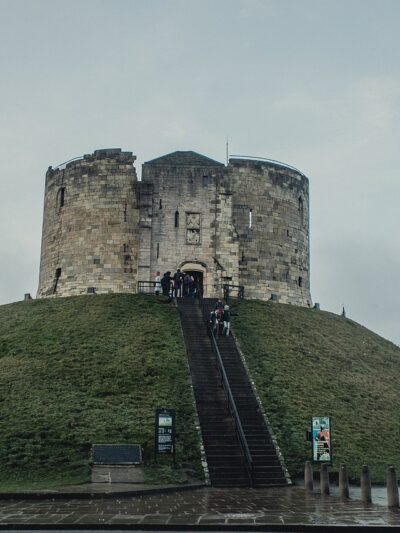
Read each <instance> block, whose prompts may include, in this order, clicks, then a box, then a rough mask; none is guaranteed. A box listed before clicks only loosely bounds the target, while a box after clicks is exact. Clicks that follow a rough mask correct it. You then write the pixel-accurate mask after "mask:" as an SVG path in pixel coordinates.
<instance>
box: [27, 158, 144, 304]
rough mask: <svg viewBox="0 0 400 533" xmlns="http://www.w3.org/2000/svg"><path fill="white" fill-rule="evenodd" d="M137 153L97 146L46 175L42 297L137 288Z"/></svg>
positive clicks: (39, 295)
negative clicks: (99, 148) (104, 148)
mask: <svg viewBox="0 0 400 533" xmlns="http://www.w3.org/2000/svg"><path fill="white" fill-rule="evenodd" d="M135 159H136V157H135V156H133V155H132V153H131V152H122V151H121V150H120V149H107V150H96V151H95V152H94V153H93V154H92V155H85V156H83V158H82V159H79V160H77V161H73V162H70V163H68V164H67V165H66V167H65V168H56V169H54V170H53V169H52V168H51V167H50V168H49V170H48V171H47V174H46V187H45V198H44V215H43V233H42V252H41V261H40V276H39V289H38V294H37V295H38V297H39V298H40V297H46V296H72V295H77V294H85V293H87V292H88V289H89V290H92V288H93V289H94V291H95V292H97V293H106V292H135V291H136V285H137V258H138V242H139V215H138V209H137V190H136V188H137V187H136V183H137V178H136V171H135V168H134V166H133V163H134V161H135Z"/></svg>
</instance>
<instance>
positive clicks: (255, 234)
mask: <svg viewBox="0 0 400 533" xmlns="http://www.w3.org/2000/svg"><path fill="white" fill-rule="evenodd" d="M228 174H229V176H230V180H231V186H232V193H233V224H234V226H235V228H236V232H237V234H238V238H239V280H240V284H242V285H244V286H245V291H246V292H245V296H246V297H248V298H260V299H264V300H265V299H269V298H270V297H271V294H273V293H274V294H277V295H278V298H279V301H280V302H282V303H291V304H296V305H303V306H310V305H311V295H310V256H309V193H308V179H307V178H306V176H304V175H303V174H302V173H301V172H299V171H296V170H294V169H291V168H290V167H286V166H285V165H279V164H274V163H271V162H266V161H261V160H249V159H231V160H230V161H229V165H228Z"/></svg>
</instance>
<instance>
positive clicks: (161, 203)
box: [160, 199, 162, 209]
mask: <svg viewBox="0 0 400 533" xmlns="http://www.w3.org/2000/svg"><path fill="white" fill-rule="evenodd" d="M160 209H162V200H161V199H160Z"/></svg>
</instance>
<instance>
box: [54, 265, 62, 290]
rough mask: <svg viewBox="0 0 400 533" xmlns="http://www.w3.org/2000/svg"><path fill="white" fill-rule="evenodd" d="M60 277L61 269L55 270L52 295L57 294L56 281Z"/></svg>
mask: <svg viewBox="0 0 400 533" xmlns="http://www.w3.org/2000/svg"><path fill="white" fill-rule="evenodd" d="M60 277H61V268H57V270H56V274H55V277H54V284H53V294H56V292H57V285H58V280H59V279H60Z"/></svg>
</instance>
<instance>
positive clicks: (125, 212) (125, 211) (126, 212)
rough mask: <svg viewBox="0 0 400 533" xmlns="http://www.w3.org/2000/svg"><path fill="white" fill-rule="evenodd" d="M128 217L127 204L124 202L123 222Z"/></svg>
mask: <svg viewBox="0 0 400 533" xmlns="http://www.w3.org/2000/svg"><path fill="white" fill-rule="evenodd" d="M127 218H128V204H125V207H124V222H126V220H127Z"/></svg>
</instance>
